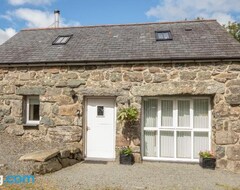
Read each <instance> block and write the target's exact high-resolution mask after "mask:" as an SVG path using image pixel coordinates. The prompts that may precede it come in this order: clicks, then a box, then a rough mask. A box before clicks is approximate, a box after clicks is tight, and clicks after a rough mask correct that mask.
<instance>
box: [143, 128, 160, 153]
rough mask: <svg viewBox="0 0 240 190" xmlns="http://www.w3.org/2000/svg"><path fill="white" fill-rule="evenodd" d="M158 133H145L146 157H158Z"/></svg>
mask: <svg viewBox="0 0 240 190" xmlns="http://www.w3.org/2000/svg"><path fill="white" fill-rule="evenodd" d="M156 136H157V132H156V131H145V132H144V149H145V150H144V156H149V157H156V156H157V151H156V150H157V147H156V146H157V145H156V144H157V143H156Z"/></svg>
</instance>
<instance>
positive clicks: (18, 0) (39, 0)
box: [8, 0, 54, 6]
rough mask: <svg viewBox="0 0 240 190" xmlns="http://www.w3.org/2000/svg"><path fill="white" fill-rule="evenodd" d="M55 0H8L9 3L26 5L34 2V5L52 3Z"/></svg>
mask: <svg viewBox="0 0 240 190" xmlns="http://www.w3.org/2000/svg"><path fill="white" fill-rule="evenodd" d="M53 1H54V0H8V3H10V4H11V5H15V6H16V5H24V4H32V5H50V4H51V3H52V2H53Z"/></svg>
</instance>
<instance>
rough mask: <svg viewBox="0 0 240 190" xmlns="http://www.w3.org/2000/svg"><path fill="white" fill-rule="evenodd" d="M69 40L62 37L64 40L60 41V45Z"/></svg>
mask: <svg viewBox="0 0 240 190" xmlns="http://www.w3.org/2000/svg"><path fill="white" fill-rule="evenodd" d="M69 38H70V37H64V38H63V39H62V41H61V44H64V43H66V42H67V41H68V39H69Z"/></svg>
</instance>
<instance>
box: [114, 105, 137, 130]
mask: <svg viewBox="0 0 240 190" xmlns="http://www.w3.org/2000/svg"><path fill="white" fill-rule="evenodd" d="M117 119H118V121H120V122H125V123H127V124H129V125H131V124H133V123H134V122H135V121H137V119H138V110H137V108H135V107H132V106H131V107H127V108H122V109H120V110H119V112H118V115H117Z"/></svg>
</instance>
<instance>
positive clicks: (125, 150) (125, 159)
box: [120, 146, 134, 165]
mask: <svg viewBox="0 0 240 190" xmlns="http://www.w3.org/2000/svg"><path fill="white" fill-rule="evenodd" d="M120 164H124V165H133V164H134V156H133V154H132V149H131V148H130V147H129V146H124V147H122V149H121V151H120Z"/></svg>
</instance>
